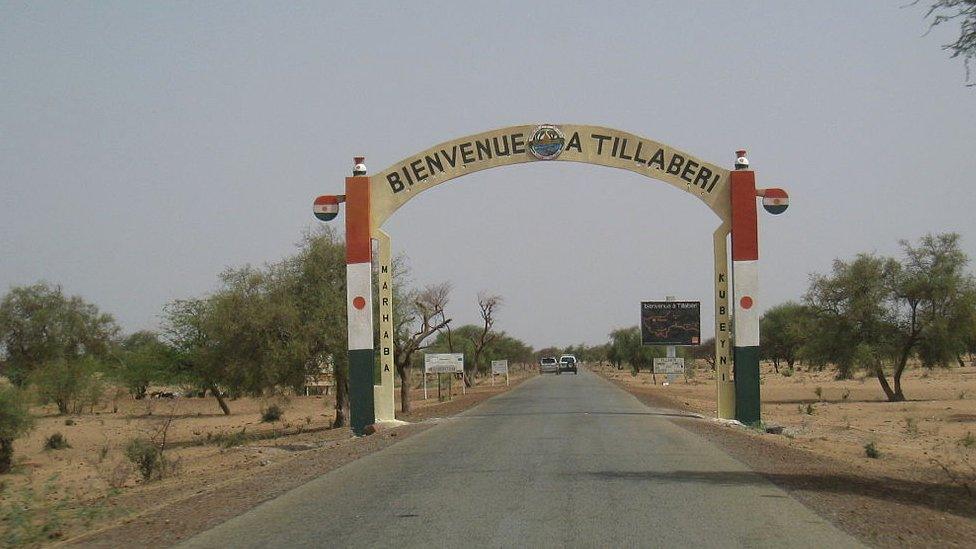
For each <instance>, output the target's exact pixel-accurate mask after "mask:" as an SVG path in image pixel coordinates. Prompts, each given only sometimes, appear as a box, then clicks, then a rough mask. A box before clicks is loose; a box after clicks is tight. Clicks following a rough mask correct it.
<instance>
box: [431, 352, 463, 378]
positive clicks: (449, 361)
mask: <svg viewBox="0 0 976 549" xmlns="http://www.w3.org/2000/svg"><path fill="white" fill-rule="evenodd" d="M424 373H425V374H460V373H464V354H463V353H441V354H425V355H424Z"/></svg>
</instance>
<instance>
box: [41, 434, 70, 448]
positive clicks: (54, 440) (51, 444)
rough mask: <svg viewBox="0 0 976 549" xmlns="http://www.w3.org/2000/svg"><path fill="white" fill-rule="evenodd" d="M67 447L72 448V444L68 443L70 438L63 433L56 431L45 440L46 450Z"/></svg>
mask: <svg viewBox="0 0 976 549" xmlns="http://www.w3.org/2000/svg"><path fill="white" fill-rule="evenodd" d="M65 448H71V445H70V444H68V439H67V438H65V436H64V435H62V434H61V433H54V434H53V435H51V436H49V437H47V438H46V439H45V440H44V449H45V450H64V449H65Z"/></svg>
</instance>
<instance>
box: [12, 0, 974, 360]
mask: <svg viewBox="0 0 976 549" xmlns="http://www.w3.org/2000/svg"><path fill="white" fill-rule="evenodd" d="M906 3H907V2H906V1H905V0H895V1H871V2H868V1H862V2H854V1H844V2H822V1H818V2H782V1H776V2H766V3H754V2H741V1H740V2H660V3H645V2H627V3H614V2H591V3H586V4H583V5H575V3H573V2H539V1H535V2H525V1H520V2H477V3H474V2H472V3H468V2H443V3H437V4H434V3H428V2H424V3H420V2H411V3H405V4H408V5H407V6H401V5H398V4H394V3H389V4H385V3H384V4H378V3H355V4H354V3H351V2H349V3H342V4H341V5H340V3H337V2H321V3H309V4H294V3H287V4H285V3H281V2H266V3H247V4H245V3H239V2H233V3H216V2H206V3H200V2H187V3H176V2H166V3H158V4H150V3H147V2H117V3H108V2H98V3H94V4H86V3H81V2H72V3H58V2H43V3H41V2H35V3H31V4H27V3H21V2H9V1H0V189H2V195H0V196H2V197H3V200H2V204H0V288H4V289H5V288H7V287H9V286H11V285H18V284H28V283H31V282H34V281H37V280H41V279H43V280H48V281H50V282H55V283H60V284H63V286H64V287H65V289H66V291H68V292H70V293H73V294H80V295H82V296H84V297H85V298H86V299H88V300H91V301H93V302H95V303H97V304H98V305H99V306H100V307H102V308H103V309H104V310H106V311H108V312H110V313H112V314H114V315H115V316H116V317H117V318H118V319H119V321H120V323H121V324H122V325H123V327H124V328H125V329H126V330H136V329H141V328H153V327H156V326H157V325H158V322H159V314H160V311H161V308H162V306H163V305H164V304H165V303H166V302H168V301H170V300H172V299H176V298H181V297H188V296H196V295H202V294H204V293H206V292H209V291H212V290H213V289H214V288H215V287H216V283H217V274H218V273H219V272H220V271H221V270H222V269H224V268H225V267H226V266H239V265H243V264H246V263H252V264H261V263H264V262H267V261H275V260H278V259H280V258H281V257H283V256H285V255H288V254H291V253H293V251H294V250H295V248H294V243H295V242H296V241H297V240H298V239H299V237H300V235H301V233H302V231H303V230H304V229H305V228H307V227H309V226H312V225H314V223H316V222H315V221H314V219H313V217H312V213H311V202H312V199H313V198H314V197H315V196H316V195H318V194H332V193H338V192H341V191H342V188H343V187H342V185H343V178H344V177H345V176H346V175H348V174H349V170H350V168H351V162H352V157H353V156H354V155H359V154H362V155H365V156H366V157H367V162H366V163H367V165H368V166H369V168H370V170H371V172H374V173H375V172H378V171H381V170H382V169H383V168H385V167H387V166H388V165H390V164H392V163H394V162H396V161H399V160H400V159H402V158H404V157H406V156H408V155H411V154H413V153H415V152H418V151H421V150H423V149H426V148H427V147H429V146H432V145H434V144H436V143H439V142H441V141H446V140H448V139H453V138H456V137H460V136H464V135H467V134H472V133H477V132H482V131H486V130H489V129H492V128H496V127H502V126H508V125H514V124H535V123H550V122H551V123H576V124H594V125H602V126H610V127H614V128H618V129H621V130H624V131H629V132H632V133H636V134H638V135H643V136H646V137H649V138H651V139H656V140H659V141H662V142H665V143H668V144H671V145H672V146H675V147H678V148H680V149H684V150H686V151H687V152H689V153H691V154H694V155H697V156H699V157H701V158H703V159H706V160H709V161H712V162H715V163H718V164H720V165H725V166H730V165H731V161H732V152H733V151H734V150H735V149H736V148H740V147H744V148H747V149H748V150H749V156H750V159H751V161H752V164H753V167H754V168H755V169H756V170H757V173H758V183H759V186H780V187H784V188H786V189H787V190H788V191H789V193H790V196H791V206H790V209H789V211H788V212H787V213H786V214H785V215H781V216H777V217H774V216H771V215H761V217H760V231H761V233H760V245H761V249H760V254H761V260H762V266H761V274H760V276H761V282H760V284H761V286H760V288H761V299H760V302H759V303H760V306H761V307H762V308H763V309H765V308H766V307H768V306H770V305H771V304H775V303H778V302H780V301H783V300H787V299H797V298H799V297H800V296H801V295H802V293H803V291H804V290H805V288H806V286H807V281H808V275H809V273H811V272H822V271H825V270H827V269H829V267H830V262H831V260H832V259H834V258H836V257H841V258H849V257H851V256H852V255H854V254H856V253H857V252H861V251H877V252H880V253H887V254H894V253H897V252H898V244H897V243H898V240H899V239H903V238H910V239H914V238H917V237H919V236H920V235H922V234H924V233H926V232H930V231H931V232H937V231H957V232H959V233H961V234H962V235H963V245H964V246H965V249H966V251H967V252H968V253H969V254H970V256H973V257H976V220H974V217H973V212H974V210H976V194H974V193H973V191H972V189H971V186H972V185H973V184H974V183H976V181H974V173H976V109H974V107H976V89H973V88H966V87H964V85H963V84H964V71H963V66H962V63H961V61H959V60H958V59H956V60H953V59H949V58H948V55H947V54H946V53H945V52H943V51H942V50H941V49H940V45H941V44H943V43H946V42H948V41H951V39H953V38H955V35H956V34H957V33H958V27H952V28H946V29H937V30H936V31H935V32H933V33H931V34H929V35H928V36H923V34H924V33H925V30H926V28H927V24H926V22H925V21H924V20H923V14H924V7H922V6H909V7H905V8H902V7H901V6H902V5H904V4H906ZM923 4H924V2H923ZM337 221H338V222H339V225H340V226H341V221H342V218H341V217H340V218H339V219H338V220H337ZM717 221H718V220H717V218H716V217H715V216H714V214H712V213H711V212H710V211H709V210H708V208H707V207H706V206H705V205H704V204H702V203H701V202H699V201H698V200H695V199H693V198H692V197H690V196H688V195H686V194H684V193H682V192H681V191H679V190H677V189H674V188H672V187H670V186H668V185H667V184H665V183H662V182H659V181H655V180H651V179H647V178H643V177H640V176H638V175H636V174H633V173H629V172H623V171H617V170H613V169H609V168H604V167H598V166H589V165H582V164H575V163H562V162H559V163H555V162H554V163H534V164H523V165H519V166H512V167H506V168H498V169H494V170H488V171H485V172H480V173H477V174H474V175H471V176H468V177H464V178H460V179H456V180H453V181H451V182H450V183H447V184H445V185H441V186H439V187H437V188H435V189H432V190H430V191H429V192H427V193H424V194H423V196H422V197H421V198H418V199H416V200H413V201H411V202H410V203H409V204H407V205H406V206H404V207H403V208H402V209H400V210H399V211H398V212H397V213H396V215H395V216H394V217H393V218H391V220H390V221H389V222H388V223H387V225H386V227H385V228H386V229H387V231H388V232H390V234H391V235H392V236H393V241H394V249H395V251H396V252H402V253H405V254H406V255H408V256H409V258H410V263H411V265H412V268H413V278H414V280H415V282H416V283H417V284H425V283H429V282H437V281H441V280H450V281H451V282H453V284H454V292H453V294H452V302H451V306H450V310H449V313H450V314H451V316H453V317H454V318H455V321H456V322H458V323H462V322H468V321H473V320H475V319H476V318H477V309H476V307H475V296H476V294H477V292H478V291H479V290H482V289H485V290H489V291H492V292H495V293H498V294H501V295H502V296H504V297H505V299H506V303H505V305H504V307H503V308H502V309H501V310H500V312H499V318H498V327H499V328H500V329H503V330H505V331H507V332H509V333H510V334H512V335H514V336H516V337H520V338H522V339H524V340H526V341H527V342H529V343H530V344H532V345H535V346H536V347H541V346H544V345H549V344H558V345H567V344H570V343H578V342H587V343H600V342H602V341H604V340H605V338H606V334H607V332H609V331H610V330H611V329H612V328H615V327H620V326H625V325H632V324H636V322H637V316H638V311H639V304H638V302H639V301H641V300H642V299H654V298H663V297H664V296H666V295H675V296H677V297H679V298H683V299H700V300H701V301H702V302H703V311H702V313H703V315H702V320H703V322H702V324H703V327H704V329H705V331H706V332H708V333H711V331H712V330H711V316H710V315H711V314H712V307H711V301H712V283H711V260H712V252H711V234H712V231H713V230H714V229H715V227H716V226H717Z"/></svg>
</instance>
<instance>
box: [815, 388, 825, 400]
mask: <svg viewBox="0 0 976 549" xmlns="http://www.w3.org/2000/svg"><path fill="white" fill-rule="evenodd" d="M813 394H815V395H817V400H823V387H817V388H815V389H814V390H813Z"/></svg>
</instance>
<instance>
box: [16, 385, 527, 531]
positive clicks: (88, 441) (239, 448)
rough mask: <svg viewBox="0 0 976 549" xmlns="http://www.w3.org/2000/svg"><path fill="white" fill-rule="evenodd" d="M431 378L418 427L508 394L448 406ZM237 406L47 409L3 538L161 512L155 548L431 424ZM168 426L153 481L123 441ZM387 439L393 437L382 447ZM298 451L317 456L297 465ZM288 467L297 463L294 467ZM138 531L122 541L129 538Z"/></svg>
mask: <svg viewBox="0 0 976 549" xmlns="http://www.w3.org/2000/svg"><path fill="white" fill-rule="evenodd" d="M532 375H534V372H533V371H531V370H530V371H528V372H513V374H512V385H513V386H514V385H516V384H517V383H519V382H521V381H523V380H524V379H526V378H527V377H530V376H532ZM431 383H432V384H431V386H430V387H429V396H430V398H429V399H428V400H426V401H425V400H423V392H422V391H421V390H415V391H413V393H412V394H413V404H414V409H413V411H412V412H411V413H410V414H408V415H406V416H405V417H402V418H401V419H405V420H407V421H412V422H416V421H423V420H425V419H427V418H431V417H438V416H445V415H450V414H453V413H457V412H458V411H461V410H463V409H465V408H467V407H470V406H473V405H474V404H476V403H477V402H480V401H481V400H484V399H485V398H488V397H489V396H492V395H495V394H498V393H500V392H503V391H505V390H506V389H507V388H506V387H505V385H504V384H503V383H498V384H497V385H496V386H494V387H492V386H491V385H490V382H488V381H487V380H482V382H481V383H480V384H479V385H478V386H477V387H475V388H473V389H468V391H467V395H465V396H462V395H460V394H458V393H459V391H460V387H459V385H458V384H457V382H455V384H454V391H455V395H454V400H452V401H446V402H438V399H437V391H436V385H435V384H433V378H431ZM445 390H446V387H445ZM445 395H446V392H445ZM397 400H398V402H399V390H398V391H397ZM271 402H277V403H279V404H281V405H282V406H283V407H284V409H285V412H284V417H283V418H282V419H281V420H279V421H277V422H274V423H262V422H261V417H260V414H261V410H262V409H263V408H264V407H265V406H267V405H268V404H270V403H271ZM229 405H230V408H231V412H232V413H231V415H229V416H225V415H223V414H222V413H221V412H220V409H219V408H218V407H217V404H216V401H215V400H214V399H213V398H176V399H156V400H143V401H136V400H132V399H120V401H119V402H118V403H117V411H113V409H114V408H115V407H116V404H113V403H106V404H105V405H104V406H102V407H96V408H95V410H94V413H92V414H84V415H71V416H58V415H56V414H55V413H54V410H51V409H47V408H43V409H38V410H36V413H37V414H38V415H39V416H40V417H39V418H38V421H37V425H36V427H35V429H34V431H32V432H31V433H30V434H29V436H27V437H24V438H22V439H19V440H18V441H17V442H16V454H15V468H14V471H13V472H12V473H10V474H7V475H3V476H2V477H0V483H2V495H0V545H4V546H6V545H24V544H26V545H36V544H47V543H51V542H57V541H60V540H66V539H69V538H73V537H76V536H78V535H79V534H82V533H83V532H85V531H89V530H104V529H105V528H106V525H113V524H114V525H115V526H114V527H111V528H108V530H112V529H113V528H119V527H121V526H122V525H125V524H133V521H135V523H137V524H139V521H140V518H141V517H143V516H144V515H154V514H155V515H156V516H157V518H159V521H158V523H159V524H158V527H157V528H155V530H154V528H153V527H152V526H151V525H152V524H155V522H154V521H153V520H152V519H150V520H148V522H145V523H141V524H140V525H139V528H137V531H136V533H137V534H138V535H139V536H143V537H145V536H150V537H151V536H152V535H153V533H154V532H155V533H156V534H158V537H156V538H153V539H154V542H155V543H166V540H167V539H168V540H169V541H170V542H173V541H176V540H177V539H180V538H185V535H187V533H191V532H193V531H199V530H201V529H203V528H205V527H209V526H212V525H213V524H216V523H217V522H220V521H221V520H226V519H227V518H230V517H231V516H234V515H235V514H238V513H240V512H243V511H246V510H247V509H249V508H251V507H252V506H253V505H256V504H258V503H260V502H261V501H264V500H266V499H269V498H270V497H274V496H275V495H277V494H279V493H281V491H282V490H283V489H285V488H286V487H293V486H297V485H298V484H300V483H301V482H304V481H307V480H309V479H311V478H314V476H316V475H318V474H322V473H323V472H325V471H327V470H331V468H334V467H338V466H340V465H341V464H342V463H345V462H347V461H351V460H352V459H356V458H357V457H360V456H361V455H365V453H368V452H370V451H375V450H377V449H380V448H382V447H384V446H385V445H387V444H392V443H393V442H395V441H396V440H397V439H396V437H397V436H398V435H400V436H409V435H410V434H413V432H419V430H422V428H425V427H423V426H408V427H406V428H401V429H397V430H396V431H395V432H394V431H390V432H381V433H379V434H378V435H376V436H373V437H365V438H361V439H357V438H354V437H352V436H351V434H350V433H349V431H348V430H347V429H331V428H330V425H331V423H332V421H333V419H334V412H333V406H334V400H333V397H332V396H312V397H305V396H291V397H289V398H287V399H286V400H281V399H280V398H277V399H273V400H269V399H251V398H242V399H238V400H235V401H230V402H229ZM398 407H399V404H398ZM418 427H420V429H418ZM163 429H165V431H166V432H165V435H166V447H167V451H166V456H167V460H168V462H169V464H170V466H169V467H168V471H167V472H166V474H165V476H164V477H163V478H162V479H159V480H155V481H152V482H149V483H145V482H143V481H142V480H141V477H140V475H139V474H138V471H137V470H136V468H135V467H134V466H133V465H132V464H131V463H130V462H129V461H128V460H127V459H126V458H125V456H124V454H123V448H124V446H125V444H126V443H127V441H129V440H130V439H132V438H133V437H138V436H142V437H147V438H148V437H155V438H156V440H160V437H161V436H162V430H163ZM55 432H59V433H61V434H62V435H64V436H65V437H66V438H67V441H68V443H69V444H70V446H71V447H70V448H65V449H61V450H44V442H45V440H46V439H47V438H48V437H49V436H50V435H51V434H53V433H55ZM401 432H402V435H401ZM242 434H243V435H242ZM235 436H237V437H242V436H243V437H246V438H245V439H244V440H243V441H239V442H240V443H239V444H236V445H230V444H229V443H228V442H226V441H228V440H230V439H232V438H233V437H235ZM367 439H374V440H373V441H371V442H367ZM380 439H386V440H387V442H386V443H385V444H384V443H383V442H378V441H379V440H380ZM299 458H301V459H304V460H305V461H306V462H307V463H305V464H304V465H302V464H297V465H296V464H295V463H292V462H295V460H299ZM299 461H300V460H299ZM289 464H292V465H295V466H296V471H295V472H294V474H291V472H290V469H289V467H291V466H292V465H289ZM282 467H284V469H282ZM270 470H275V471H277V472H276V473H274V474H273V475H272V476H273V477H274V478H275V480H274V481H273V482H268V483H265V484H261V483H260V482H258V479H257V477H256V475H257V473H265V471H270ZM257 476H258V477H259V476H260V475H257ZM252 477H254V478H252ZM265 477H267V474H265ZM241 479H250V480H252V481H253V482H255V483H257V484H255V485H254V486H251V487H250V488H248V489H246V490H244V491H243V492H241V493H240V494H239V495H238V497H236V499H235V498H234V497H232V498H230V499H231V501H230V502H227V503H226V504H221V505H214V504H213V502H212V501H211V502H210V504H206V505H204V504H201V505H199V506H195V505H188V504H186V500H187V498H191V499H192V498H193V497H194V496H196V497H198V498H201V497H205V496H206V495H207V494H214V493H219V492H222V491H226V490H231V491H232V490H233V488H232V487H233V486H234V485H236V484H239V483H240V481H241ZM218 488H219V489H218ZM215 490H217V492H215ZM217 499H219V500H221V501H223V500H224V497H223V495H220V496H219V497H217ZM174 508H178V509H179V511H174ZM186 511H191V513H190V515H189V516H190V517H192V518H193V520H190V521H188V523H187V525H185V527H181V528H176V529H174V528H173V527H171V525H170V521H173V520H178V518H179V517H178V515H180V514H181V513H184V514H185V512H186ZM228 513H229V514H228ZM147 525H148V526H147ZM132 535H135V534H134V533H132V532H130V533H128V534H126V536H123V537H120V538H118V539H116V540H115V541H116V542H118V541H122V542H123V543H124V544H126V545H130V544H131V543H132V542H133V538H132ZM173 536H177V537H173ZM146 539H149V538H146ZM108 545H113V543H109V544H108ZM115 545H117V543H115Z"/></svg>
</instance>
